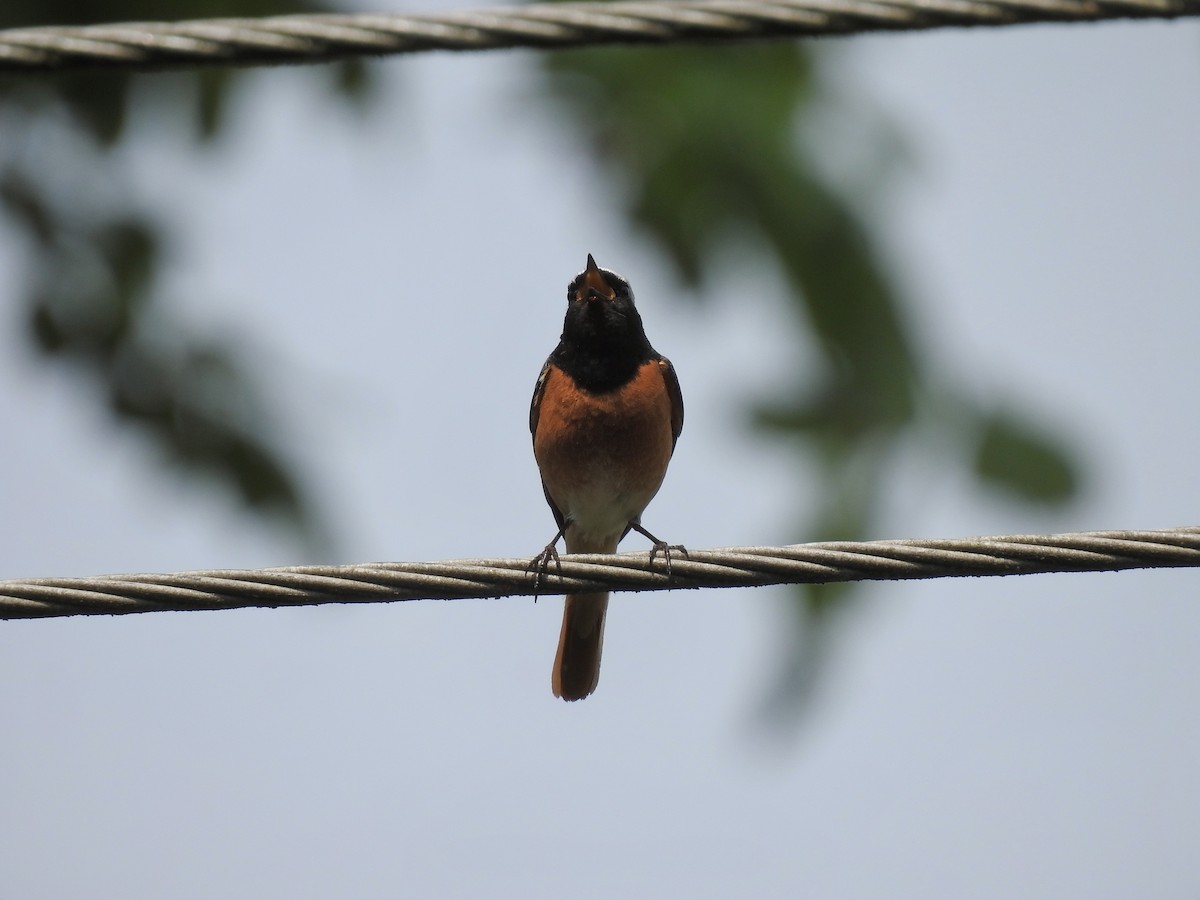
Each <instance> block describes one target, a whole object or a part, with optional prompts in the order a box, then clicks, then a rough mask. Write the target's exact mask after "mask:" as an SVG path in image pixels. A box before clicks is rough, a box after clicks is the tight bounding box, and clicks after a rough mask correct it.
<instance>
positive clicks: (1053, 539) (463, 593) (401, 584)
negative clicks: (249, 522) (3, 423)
mask: <svg viewBox="0 0 1200 900" xmlns="http://www.w3.org/2000/svg"><path fill="white" fill-rule="evenodd" d="M1180 566H1200V526H1195V527H1189V528H1176V529H1172V530H1169V531H1093V532H1080V533H1075V534H1058V535H1015V536H1012V535H1010V536H1005V537H984V538H963V539H958V540H902V541H867V542H861V541H838V542H827V543H818V544H795V545H792V546H789V547H736V548H730V549H725V550H696V551H692V552H691V553H690V554H688V555H687V556H682V555H680V554H679V553H678V552H676V553H673V554H672V561H671V573H670V575H669V576H668V575H667V572H666V564H665V562H664V560H663V559H662V558H661V557H660V558H659V559H658V560H657V561H655V562H653V563H651V562H650V559H649V555H648V554H647V553H620V554H616V555H612V556H605V555H583V554H579V555H572V556H564V557H562V561H561V570H559V569H558V568H556V567H555V566H553V565H552V566H551V567H550V570H549V571H548V572H546V573H545V575H544V576H543V577H542V579H541V584H540V585H535V578H534V576H533V574H532V572H531V571H530V566H529V561H528V560H524V559H474V560H455V561H450V562H436V563H370V564H366V565H353V566H299V567H294V568H281V569H256V570H245V571H237V570H233V571H208V572H181V573H178V574H174V575H105V576H101V577H98V578H34V579H23V580H16V581H0V618H3V619H30V618H44V617H50V616H82V615H117V614H121V613H135V612H153V611H166V610H177V611H178V610H193V609H239V608H245V607H279V606H312V605H316V604H320V603H373V602H385V601H396V600H436V599H442V600H449V599H466V598H472V597H475V598H484V597H507V596H513V595H526V596H530V595H536V594H537V593H542V594H558V593H566V592H581V591H597V590H613V591H654V590H668V589H670V590H674V589H681V588H719V587H760V586H763V585H773V584H819V583H830V582H840V581H891V580H898V579H913V578H950V577H963V576H968V575H976V576H978V575H1028V574H1033V573H1039V572H1104V571H1117V570H1121V569H1149V568H1166V567H1180Z"/></svg>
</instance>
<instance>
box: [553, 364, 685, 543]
mask: <svg viewBox="0 0 1200 900" xmlns="http://www.w3.org/2000/svg"><path fill="white" fill-rule="evenodd" d="M673 449H674V441H673V439H672V436H671V400H670V397H669V395H668V393H667V387H666V383H665V382H664V380H663V375H662V369H661V368H660V367H659V365H658V363H657V362H648V363H646V364H644V365H643V366H642V367H641V368H640V369H639V370H638V372H637V375H635V376H634V378H633V380H632V381H630V382H629V383H628V384H625V385H624V386H622V387H620V388H618V389H617V390H615V391H609V392H607V393H603V394H589V393H586V392H584V391H581V390H579V388H578V387H576V385H575V383H574V382H573V381H572V380H571V379H570V378H569V377H568V376H566V375H564V374H563V373H562V372H560V371H558V370H552V371H551V372H550V374H549V376H548V378H547V381H546V387H545V391H544V393H543V395H542V403H541V409H540V411H539V416H538V424H537V431H536V433H535V434H534V439H533V452H534V456H535V457H536V458H537V463H538V468H539V469H540V470H541V473H542V481H543V482H544V483H545V485H546V490H547V492H548V493H549V494H550V496H551V498H552V499H553V500H554V503H555V505H556V506H557V507H558V508H559V510H560V511H561V512H562V513H563V515H564V516H566V517H567V519H568V520H569V521H572V522H574V523H575V525H576V526H577V527H578V529H579V530H581V531H583V532H585V533H587V534H589V535H594V536H611V535H613V534H616V535H618V536H619V535H620V533H621V532H623V531H624V530H625V527H626V525H628V523H629V522H630V521H631V520H636V519H637V518H638V517H639V516H640V515H641V513H642V510H644V509H645V508H646V505H647V504H648V503H649V502H650V500H651V499H652V498H653V497H654V495H655V494H656V493H658V488H659V486H660V485H661V484H662V480H663V476H665V475H666V472H667V463H668V462H670V459H671V453H672V451H673Z"/></svg>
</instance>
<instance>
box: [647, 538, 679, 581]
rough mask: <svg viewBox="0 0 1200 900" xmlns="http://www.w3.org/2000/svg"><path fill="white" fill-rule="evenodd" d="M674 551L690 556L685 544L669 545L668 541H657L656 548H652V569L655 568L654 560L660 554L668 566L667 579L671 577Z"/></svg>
mask: <svg viewBox="0 0 1200 900" xmlns="http://www.w3.org/2000/svg"><path fill="white" fill-rule="evenodd" d="M672 551H675V552H678V553H682V554H683V555H684V556H687V555H688V552H687V547H685V546H683V544H668V543H667V542H666V541H655V542H654V546H653V547H651V548H650V567H651V568H654V558H655V557H656V556H658V555H659V554H660V553H661V554H662V558H663V562H665V563H666V564H667V577H668V578H670V577H671V553H672Z"/></svg>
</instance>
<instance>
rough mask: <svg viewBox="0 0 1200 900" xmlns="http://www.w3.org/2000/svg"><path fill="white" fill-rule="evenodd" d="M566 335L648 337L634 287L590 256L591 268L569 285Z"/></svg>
mask: <svg viewBox="0 0 1200 900" xmlns="http://www.w3.org/2000/svg"><path fill="white" fill-rule="evenodd" d="M563 338H564V339H566V340H571V341H580V342H584V343H593V342H595V343H597V344H610V343H611V344H617V345H620V344H626V343H628V342H633V343H636V344H638V345H639V346H640V344H641V342H643V341H645V335H644V333H643V331H642V317H641V316H639V315H638V312H637V308H636V307H635V306H634V304H633V291H632V290H630V288H629V282H627V281H626V280H625V279H624V278H622V277H621V276H620V275H617V274H616V273H615V272H610V271H609V270H608V269H601V268H600V267H599V266H597V265H596V264H595V261H594V260H593V259H592V258H591V257H590V256H589V257H588V268H586V269H584V270H583V271H582V272H580V273H579V274H578V275H576V276H575V280H574V281H572V282H571V283H570V284H569V285H568V286H567V316H566V320H565V321H564V323H563Z"/></svg>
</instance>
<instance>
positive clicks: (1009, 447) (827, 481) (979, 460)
mask: <svg viewBox="0 0 1200 900" xmlns="http://www.w3.org/2000/svg"><path fill="white" fill-rule="evenodd" d="M545 72H546V73H547V75H548V77H549V80H548V82H547V87H548V90H549V92H550V95H551V96H552V97H553V98H555V99H556V100H557V101H558V102H559V104H560V106H561V107H562V108H563V109H564V110H565V112H566V114H567V116H568V127H569V128H571V129H574V130H576V133H579V134H582V135H584V140H585V143H586V145H587V146H589V147H590V148H592V149H593V151H594V153H595V155H596V157H597V159H598V160H599V161H600V162H601V163H602V166H603V169H604V171H605V172H607V173H608V174H609V176H610V177H611V178H612V180H613V181H614V182H615V185H616V190H615V191H613V194H614V195H615V196H618V197H623V198H624V203H625V211H626V213H627V214H628V216H629V218H630V219H631V220H632V221H633V222H634V223H635V224H636V225H637V226H638V227H639V228H640V229H641V230H642V231H643V232H644V233H645V234H647V235H648V236H649V237H650V238H651V239H653V240H654V241H655V242H657V244H658V245H659V246H660V247H661V249H662V252H663V254H664V256H665V257H666V258H667V259H668V260H670V262H671V263H672V264H673V267H674V269H675V271H676V272H677V274H678V275H679V277H680V278H681V279H682V281H683V282H684V283H685V284H686V285H687V286H689V287H691V288H695V289H697V290H698V291H702V290H703V289H704V288H705V287H706V286H707V283H708V281H709V279H711V278H713V277H714V276H715V275H717V272H716V266H717V265H722V264H726V263H727V261H728V259H729V258H730V255H729V253H723V252H718V251H721V250H722V249H726V248H727V249H730V250H741V251H742V252H745V250H746V248H747V247H748V246H749V247H752V248H754V251H755V253H754V258H756V259H758V258H768V259H772V260H774V262H775V264H776V265H777V266H778V269H779V272H780V273H781V274H782V276H783V277H784V280H785V282H786V284H787V287H788V296H789V300H790V304H791V307H792V310H793V311H794V313H795V316H794V318H793V321H794V322H795V326H796V329H797V338H796V344H797V346H798V347H805V348H808V347H810V346H812V345H813V344H814V340H813V339H814V338H815V345H816V347H817V348H818V349H819V352H820V355H821V359H820V366H819V367H818V368H817V371H818V372H819V374H818V375H817V376H816V377H813V376H812V374H811V372H812V371H813V370H814V367H813V366H811V365H800V360H796V365H795V370H796V374H795V375H794V377H793V378H792V380H791V384H790V386H788V387H786V388H785V389H784V392H783V393H782V394H781V395H780V396H776V397H772V398H770V399H769V400H764V401H763V402H761V403H760V404H759V406H758V409H757V411H756V412H755V413H754V415H753V417H752V419H753V423H754V424H755V425H756V426H757V427H758V428H760V429H762V430H763V431H765V432H766V433H768V434H772V435H775V436H777V437H781V438H786V439H791V440H794V441H795V442H796V444H797V453H798V454H799V455H800V458H801V459H808V460H812V463H813V466H814V467H815V472H814V473H813V474H814V475H815V478H814V482H815V484H817V485H818V486H819V488H820V491H821V492H822V493H821V497H820V501H819V503H818V504H817V508H816V509H815V510H813V512H812V515H811V516H810V517H809V518H808V520H807V521H806V522H804V523H802V526H801V527H802V530H803V537H804V538H805V539H810V540H839V539H840V540H856V539H863V538H867V537H869V536H871V535H872V531H873V529H874V528H875V526H876V524H877V519H878V516H879V512H880V510H879V509H878V504H879V498H880V497H881V496H883V495H884V494H885V493H886V492H885V490H884V487H885V484H886V481H887V479H888V478H889V477H891V476H892V474H893V473H894V471H895V463H896V461H897V459H898V456H899V454H900V451H901V450H902V448H903V447H904V446H905V445H906V444H909V443H911V439H912V438H921V437H924V436H925V435H926V433H928V432H933V431H938V430H942V431H944V430H946V423H951V427H950V430H951V431H952V432H953V434H952V437H953V438H954V440H953V441H950V442H945V441H942V442H941V443H943V444H945V443H949V444H950V445H951V446H953V447H955V448H957V449H956V454H957V464H958V465H960V466H962V467H964V468H965V469H966V470H967V471H969V472H971V473H973V474H974V475H975V476H976V477H977V478H978V480H979V481H980V483H981V484H983V485H986V486H987V487H990V488H995V489H998V490H1000V491H1002V492H1004V493H1006V494H1008V495H1010V496H1012V497H1014V498H1016V499H1017V500H1020V501H1025V502H1031V503H1038V504H1043V505H1045V504H1062V503H1065V502H1066V501H1068V500H1070V499H1071V498H1072V497H1073V496H1074V494H1075V492H1076V490H1077V484H1078V477H1077V476H1076V474H1075V473H1076V468H1077V466H1076V463H1075V461H1074V458H1073V456H1072V454H1071V452H1070V451H1069V450H1068V449H1067V448H1066V447H1065V446H1064V444H1063V442H1062V441H1061V440H1060V439H1059V438H1057V437H1056V436H1053V435H1049V434H1046V433H1044V432H1043V431H1042V430H1041V429H1039V428H1038V427H1036V426H1035V425H1033V424H1031V421H1030V420H1029V419H1028V417H1027V416H1025V415H1024V414H1022V413H1021V412H1020V411H1019V410H1012V411H1009V412H1006V413H1004V414H1002V415H996V414H993V413H992V412H990V411H989V410H988V408H987V407H985V406H984V405H983V404H982V403H981V402H980V401H977V400H975V399H973V398H970V397H964V396H961V395H960V394H959V392H958V391H957V390H956V388H955V386H954V385H952V384H946V383H944V381H943V380H942V379H939V378H938V377H937V375H936V373H934V372H931V371H928V369H927V367H925V366H923V365H922V364H921V360H922V359H923V358H924V357H923V354H922V353H921V349H920V347H919V346H918V343H917V341H916V339H915V337H914V335H913V333H912V331H911V328H910V326H909V322H908V320H907V317H906V309H907V303H906V301H905V298H904V297H903V296H902V295H901V292H900V289H899V288H898V287H897V284H896V280H895V278H894V277H893V276H892V274H891V273H889V272H888V271H887V268H886V266H885V265H884V264H883V262H882V254H881V252H880V250H879V247H878V243H877V240H876V239H875V238H874V236H873V235H872V233H871V229H870V228H869V227H868V225H867V222H866V214H865V213H864V212H862V211H861V210H862V207H863V204H862V203H861V202H860V198H859V196H858V195H859V194H860V193H862V192H861V191H852V190H851V189H848V188H845V187H839V186H837V185H835V184H834V183H833V181H832V179H831V178H829V177H827V176H825V175H824V174H823V167H822V166H821V165H820V159H819V158H817V151H815V150H814V148H813V147H812V146H811V145H810V144H808V143H806V142H804V141H802V140H801V139H800V135H801V134H802V128H801V126H802V125H803V124H804V123H806V122H811V121H813V120H814V119H816V117H817V115H818V113H819V112H820V111H821V110H822V108H825V109H828V108H829V107H831V106H833V107H834V108H835V109H837V110H838V113H839V114H841V115H843V116H848V115H852V113H851V112H850V111H848V110H845V109H841V108H838V107H837V105H836V103H834V102H833V100H832V99H831V97H830V91H829V90H828V89H827V87H826V86H825V85H824V84H823V82H822V79H821V74H820V73H821V69H820V67H818V66H816V65H815V64H814V60H813V58H812V56H811V55H810V54H809V53H808V52H806V50H805V49H804V48H803V47H802V46H801V45H799V44H795V43H772V44H755V45H750V46H744V47H733V48H730V47H704V46H700V47H687V48H647V49H596V50H587V51H579V52H573V53H559V54H552V55H548V56H547V57H546V58H545ZM822 105H823V106H822ZM858 124H859V126H860V127H858V128H857V129H855V130H854V132H853V133H855V134H858V135H881V134H886V133H888V132H887V129H886V127H885V125H886V123H879V122H861V123H858ZM882 143H884V144H886V141H885V142H882ZM872 174H876V173H872ZM871 181H873V179H867V178H862V179H860V183H861V184H862V185H864V186H866V187H870V186H872V185H871V184H870V183H869V182H871ZM852 193H853V194H854V195H853V196H852V195H851V194H852ZM805 362H806V363H807V362H808V361H807V360H806V361H805ZM801 372H803V373H805V374H803V375H802V374H800V373H801ZM939 436H941V435H939ZM926 443H928V442H926ZM852 593H853V592H852V591H851V589H850V587H849V586H847V585H828V586H810V587H805V588H802V589H799V590H798V591H797V597H796V603H795V605H794V610H795V612H796V615H795V616H794V622H795V624H796V628H795V630H794V639H793V641H792V644H791V651H790V653H789V654H788V658H787V664H786V665H785V667H784V670H783V671H782V673H781V678H780V680H779V683H778V687H777V690H776V691H774V692H773V694H772V698H771V701H770V702H769V703H768V709H769V711H770V712H771V713H773V714H775V720H776V721H779V720H780V718H782V719H785V720H786V719H787V718H789V717H790V715H791V714H795V713H797V712H800V711H802V710H803V709H804V708H805V707H806V705H807V704H806V701H807V700H808V699H809V698H810V696H811V692H812V689H813V687H814V685H816V684H817V683H818V676H819V674H820V671H821V668H822V663H823V660H824V659H825V658H826V656H827V650H828V648H827V644H828V638H829V635H830V629H831V626H832V625H833V624H834V623H835V622H836V621H837V619H838V618H839V617H838V616H837V615H835V613H837V612H838V611H839V610H841V609H842V608H844V607H845V605H846V601H847V600H848V598H849V597H850V596H851V595H852Z"/></svg>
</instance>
